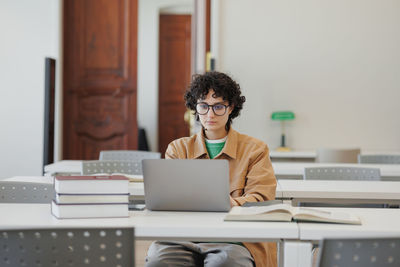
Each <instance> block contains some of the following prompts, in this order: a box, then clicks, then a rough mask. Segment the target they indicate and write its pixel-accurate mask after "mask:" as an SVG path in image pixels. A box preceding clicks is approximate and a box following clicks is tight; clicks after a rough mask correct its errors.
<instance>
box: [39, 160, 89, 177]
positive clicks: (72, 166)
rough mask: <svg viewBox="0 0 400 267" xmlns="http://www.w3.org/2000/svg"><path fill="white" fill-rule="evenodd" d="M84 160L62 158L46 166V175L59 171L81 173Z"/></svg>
mask: <svg viewBox="0 0 400 267" xmlns="http://www.w3.org/2000/svg"><path fill="white" fill-rule="evenodd" d="M81 170H82V160H61V161H58V162H55V163H52V164H49V165H46V166H44V173H45V175H46V176H52V175H54V174H59V173H68V174H81Z"/></svg>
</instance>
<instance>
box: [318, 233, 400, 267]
mask: <svg viewBox="0 0 400 267" xmlns="http://www.w3.org/2000/svg"><path fill="white" fill-rule="evenodd" d="M317 266H318V267H332V266H336V267H348V266H351V267H386V266H388V267H389V266H390V267H392V266H400V238H371V239H325V240H322V241H321V244H320V252H319V257H318V264H317Z"/></svg>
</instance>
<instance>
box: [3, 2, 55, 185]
mask: <svg viewBox="0 0 400 267" xmlns="http://www.w3.org/2000/svg"><path fill="white" fill-rule="evenodd" d="M59 6H60V1H59V0H35V1H32V0H1V1H0V32H1V42H0V114H1V119H0V125H1V131H0V178H5V177H10V176H15V175H41V174H42V169H41V166H42V161H43V159H42V155H43V147H42V146H43V117H44V115H43V112H44V58H45V57H53V58H55V59H58V55H59V25H60V24H59V21H60V16H59Z"/></svg>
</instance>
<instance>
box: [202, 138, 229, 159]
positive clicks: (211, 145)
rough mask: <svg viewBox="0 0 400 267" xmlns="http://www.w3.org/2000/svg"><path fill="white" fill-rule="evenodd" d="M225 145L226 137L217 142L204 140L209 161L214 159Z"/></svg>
mask: <svg viewBox="0 0 400 267" xmlns="http://www.w3.org/2000/svg"><path fill="white" fill-rule="evenodd" d="M225 143H226V137H225V138H222V139H218V140H208V139H206V148H207V152H208V155H209V156H210V159H213V158H215V156H217V155H218V154H219V153H220V152H221V151H222V149H223V148H224V146H225Z"/></svg>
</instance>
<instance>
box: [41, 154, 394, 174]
mask: <svg viewBox="0 0 400 267" xmlns="http://www.w3.org/2000/svg"><path fill="white" fill-rule="evenodd" d="M282 153H285V152H282ZM81 162H82V161H81V160H62V161H59V162H56V163H52V164H49V165H46V166H45V173H46V175H52V174H54V173H80V172H81ZM272 166H273V168H274V171H275V175H277V176H280V175H281V176H302V175H303V174H304V168H306V167H323V166H325V167H339V166H344V167H370V168H379V169H380V170H381V176H383V177H400V164H357V163H355V164H349V163H313V162H273V163H272Z"/></svg>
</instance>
